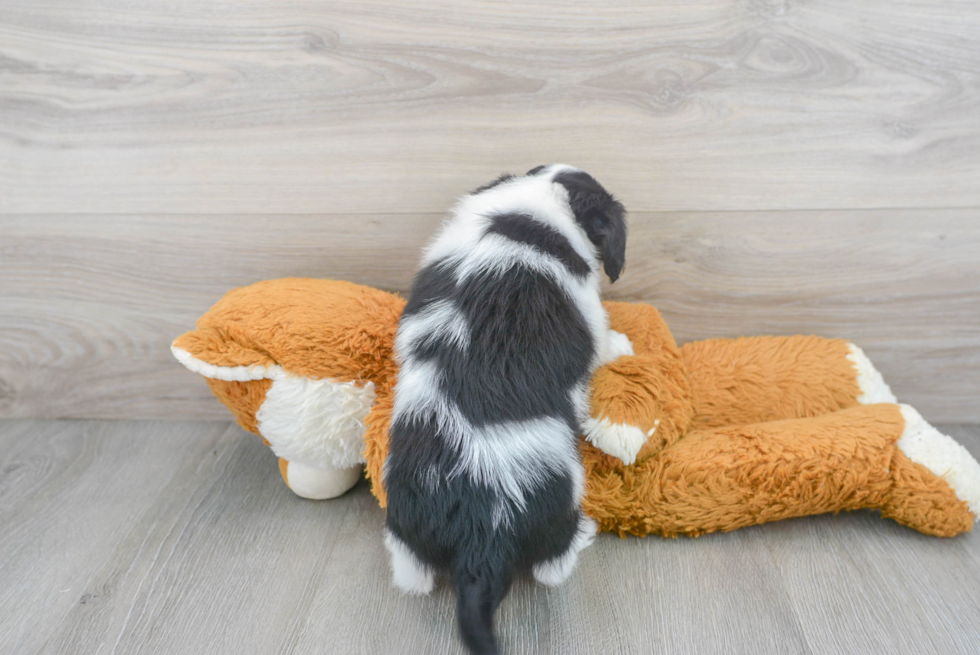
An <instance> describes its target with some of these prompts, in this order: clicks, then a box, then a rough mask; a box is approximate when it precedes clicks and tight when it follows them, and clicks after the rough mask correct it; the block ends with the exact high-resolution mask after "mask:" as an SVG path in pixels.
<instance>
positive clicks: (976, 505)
mask: <svg viewBox="0 0 980 655" xmlns="http://www.w3.org/2000/svg"><path fill="white" fill-rule="evenodd" d="M898 407H899V409H900V410H901V412H902V418H904V419H905V430H904V431H903V432H902V436H901V438H900V439H899V440H898V447H899V449H901V451H902V452H903V453H905V456H906V457H908V458H909V459H910V460H912V461H913V462H915V463H916V464H921V465H922V466H924V467H926V468H927V469H929V470H930V471H931V472H932V473H934V474H935V475H937V476H939V477H940V478H942V479H943V480H945V481H946V483H947V484H948V485H949V486H950V487H951V488H952V489H953V492H954V493H956V497H957V498H959V499H960V500H963V501H966V504H967V505H968V506H969V508H970V511H971V512H973V515H974V516H980V464H978V463H977V460H975V459H973V456H972V455H970V453H969V452H968V451H967V449H966V448H964V447H963V446H962V445H960V444H959V443H957V442H956V440H954V439H953V438H952V437H949V436H947V435H945V434H943V433H942V432H940V431H939V430H937V429H936V428H934V427H932V426H931V425H929V423H927V422H926V420H925V419H924V418H922V416H921V415H920V414H919V412H917V411H915V409H914V408H912V407H910V406H908V405H899V406H898Z"/></svg>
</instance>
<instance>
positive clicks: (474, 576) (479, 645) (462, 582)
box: [454, 562, 513, 655]
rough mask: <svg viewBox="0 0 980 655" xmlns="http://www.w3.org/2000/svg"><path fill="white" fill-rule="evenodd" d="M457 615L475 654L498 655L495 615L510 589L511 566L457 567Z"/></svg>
mask: <svg viewBox="0 0 980 655" xmlns="http://www.w3.org/2000/svg"><path fill="white" fill-rule="evenodd" d="M454 577H455V580H454V583H455V586H456V616H457V618H458V619H459V631H460V634H461V635H462V637H463V643H465V644H466V647H467V648H468V649H469V650H470V652H471V653H474V655H497V654H498V653H499V652H500V651H498V650H497V640H496V639H495V638H494V636H493V613H494V612H495V611H496V609H497V606H498V605H500V601H501V600H503V598H504V596H505V595H506V594H507V590H508V589H510V583H511V581H512V579H513V574H512V573H511V572H510V570H509V567H506V566H499V565H498V566H493V565H492V564H489V563H485V562H483V563H479V564H476V565H474V564H473V563H467V564H464V565H461V566H457V567H456V572H455V576H454Z"/></svg>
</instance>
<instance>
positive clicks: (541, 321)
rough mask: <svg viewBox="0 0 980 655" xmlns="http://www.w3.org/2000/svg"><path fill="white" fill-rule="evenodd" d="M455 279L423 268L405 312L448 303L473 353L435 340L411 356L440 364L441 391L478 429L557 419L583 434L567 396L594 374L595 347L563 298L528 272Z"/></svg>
mask: <svg viewBox="0 0 980 655" xmlns="http://www.w3.org/2000/svg"><path fill="white" fill-rule="evenodd" d="M453 273H454V270H453V269H452V268H447V267H445V266H440V264H439V263H436V264H432V265H430V266H427V267H426V268H424V269H423V270H422V271H421V272H420V273H419V274H418V276H417V277H416V283H415V286H413V289H412V297H411V299H410V300H409V302H408V306H407V307H406V309H405V313H406V314H409V310H412V313H416V312H418V311H421V309H423V308H424V307H425V306H426V305H428V304H429V303H430V302H432V301H435V300H440V299H445V300H450V301H451V302H452V303H453V304H454V305H455V306H456V307H457V308H458V309H459V310H460V312H461V313H462V314H463V316H464V318H465V319H466V324H467V326H468V328H469V335H470V340H469V341H470V342H469V347H468V348H466V349H465V350H463V349H461V348H459V347H457V346H455V345H453V344H451V343H449V342H448V341H446V340H445V339H442V338H439V337H436V336H432V337H426V338H422V339H420V340H419V341H418V342H417V343H415V344H413V346H412V355H413V356H414V357H416V358H418V359H419V360H422V361H435V362H436V363H437V364H438V366H439V370H440V371H441V373H442V381H441V391H442V392H443V394H445V397H446V398H447V399H449V400H450V401H451V402H453V403H454V404H455V405H456V406H457V407H459V409H460V411H461V412H462V414H463V415H464V416H465V417H466V418H467V419H468V420H469V421H470V422H471V423H472V424H473V425H475V426H478V427H479V426H484V425H488V424H492V423H501V422H504V421H520V420H527V419H532V418H541V417H546V416H555V417H561V418H562V419H564V420H565V421H566V422H567V423H568V424H569V426H570V427H571V428H572V429H573V430H575V431H577V430H578V428H579V426H578V425H577V424H576V422H575V416H574V408H573V407H572V405H571V401H570V399H569V397H568V393H569V390H570V389H572V388H573V387H574V386H575V385H576V384H578V383H579V382H582V381H584V380H585V378H586V376H587V375H588V373H589V366H590V364H591V360H592V352H593V348H594V344H593V343H592V334H591V332H590V331H589V328H588V325H587V324H586V322H585V317H584V316H582V314H581V312H579V310H578V308H577V307H575V305H574V304H573V303H572V301H571V299H570V298H569V297H568V295H567V294H566V293H565V291H564V290H563V289H562V288H561V287H560V286H559V285H558V283H557V282H555V281H554V280H552V279H551V278H550V277H549V276H547V275H545V274H543V273H539V272H538V271H535V270H532V269H530V268H528V267H526V266H522V265H517V266H512V267H510V268H509V269H507V270H506V271H502V272H501V271H498V272H490V273H481V274H477V275H473V276H471V277H469V278H468V279H466V280H465V281H463V282H460V283H456V282H455V281H454V279H453ZM406 354H407V353H402V355H403V356H405V355H406Z"/></svg>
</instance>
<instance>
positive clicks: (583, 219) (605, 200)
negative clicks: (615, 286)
mask: <svg viewBox="0 0 980 655" xmlns="http://www.w3.org/2000/svg"><path fill="white" fill-rule="evenodd" d="M555 182H556V183H558V184H561V185H562V186H563V187H565V190H566V191H568V204H569V207H570V208H571V210H572V214H573V215H574V216H575V221H576V222H577V223H578V224H579V225H581V226H582V228H583V229H584V230H585V233H586V234H587V235H588V237H589V240H590V241H591V242H592V243H593V244H594V245H595V246H596V248H598V249H599V257H600V258H601V259H602V267H603V268H604V269H605V271H606V275H608V276H609V279H610V280H612V281H613V282H615V281H616V280H617V279H619V276H620V274H621V273H622V272H623V267H624V266H625V265H626V232H627V226H626V208H625V207H623V205H622V203H620V202H619V201H618V200H616V199H615V198H613V196H612V194H610V193H609V192H608V191H606V190H605V189H604V188H603V187H602V185H601V184H599V183H598V182H597V181H596V180H595V178H593V177H592V176H591V175H589V174H588V173H585V172H583V171H570V172H567V173H560V174H559V175H556V176H555Z"/></svg>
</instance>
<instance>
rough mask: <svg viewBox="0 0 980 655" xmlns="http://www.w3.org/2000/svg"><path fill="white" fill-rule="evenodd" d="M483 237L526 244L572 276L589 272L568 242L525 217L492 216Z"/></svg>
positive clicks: (585, 264) (541, 224) (581, 275)
mask: <svg viewBox="0 0 980 655" xmlns="http://www.w3.org/2000/svg"><path fill="white" fill-rule="evenodd" d="M490 220H491V221H492V224H491V226H490V228H489V229H488V230H487V234H499V235H501V236H505V237H507V238H508V239H511V240H513V241H517V242H518V243H526V244H527V245H529V246H532V247H534V248H536V249H537V250H540V251H541V252H543V253H545V254H546V255H551V256H552V257H554V258H556V259H558V260H559V261H560V262H561V263H562V264H564V265H565V268H567V269H568V270H569V271H570V272H571V273H572V274H573V275H578V276H579V277H585V276H586V275H588V274H589V272H590V271H591V269H590V268H589V265H588V263H586V261H585V260H584V259H582V257H581V255H579V254H578V253H577V252H575V248H573V247H572V244H571V243H569V242H568V239H566V238H565V236H564V235H563V234H562V233H561V232H559V231H558V230H556V229H554V228H553V227H551V226H549V225H546V224H544V223H542V222H541V221H536V220H534V219H533V218H531V217H530V216H527V215H525V214H499V215H497V216H493V217H492V218H491V219H490Z"/></svg>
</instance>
